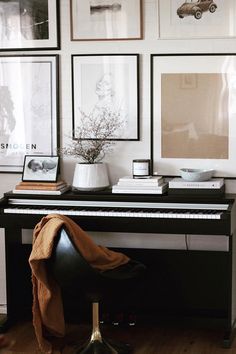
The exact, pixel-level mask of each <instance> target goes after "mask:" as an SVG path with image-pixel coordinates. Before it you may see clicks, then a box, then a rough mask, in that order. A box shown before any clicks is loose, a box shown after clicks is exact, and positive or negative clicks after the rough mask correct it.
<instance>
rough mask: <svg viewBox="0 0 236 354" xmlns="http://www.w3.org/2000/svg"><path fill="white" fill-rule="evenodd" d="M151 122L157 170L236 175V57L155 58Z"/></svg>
mask: <svg viewBox="0 0 236 354" xmlns="http://www.w3.org/2000/svg"><path fill="white" fill-rule="evenodd" d="M151 77H152V83H151V107H152V110H151V123H152V141H151V145H152V146H151V149H152V159H153V165H154V171H157V172H158V174H163V175H179V174H180V171H179V170H180V168H203V169H209V168H211V169H213V170H215V176H218V177H235V176H236V167H235V166H236V154H235V151H236V119H235V115H236V107H235V103H234V102H235V97H236V84H235V83H236V56H235V55H232V54H199V55H193V54H177V55H165V54H160V55H155V54H153V55H152V56H151Z"/></svg>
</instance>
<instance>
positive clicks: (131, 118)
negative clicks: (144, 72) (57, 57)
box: [72, 54, 139, 140]
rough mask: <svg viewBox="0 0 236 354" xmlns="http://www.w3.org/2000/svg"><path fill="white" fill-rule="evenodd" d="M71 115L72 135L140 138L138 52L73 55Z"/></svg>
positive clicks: (120, 138) (90, 137)
mask: <svg viewBox="0 0 236 354" xmlns="http://www.w3.org/2000/svg"><path fill="white" fill-rule="evenodd" d="M72 115H73V121H72V126H73V138H74V139H77V138H78V137H79V138H82V139H84V140H86V139H87V140H88V139H98V140H99V139H104V138H105V136H107V138H106V140H139V54H90V55H86V54H81V55H80V54H78V55H77V54H74V55H72ZM88 123H89V126H90V129H89V128H88V129H87V133H86V134H85V135H84V134H83V136H78V134H77V133H76V130H77V127H79V126H82V125H83V126H86V125H87V124H88ZM104 123H105V127H104V129H105V131H103V129H102V130H101V127H102V126H104ZM117 123H118V124H117ZM95 126H96V127H97V129H94V127H95ZM98 127H100V128H99V129H98ZM115 127H117V129H115ZM98 131H99V134H98ZM91 132H94V135H93V136H92V135H91V134H92V133H91ZM107 133H108V135H107Z"/></svg>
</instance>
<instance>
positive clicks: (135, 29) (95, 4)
mask: <svg viewBox="0 0 236 354" xmlns="http://www.w3.org/2000/svg"><path fill="white" fill-rule="evenodd" d="M141 5H142V3H141V0H129V1H127V0H117V1H113V0H71V40H72V41H76V40H77V41H83V40H116V39H119V40H120V39H126V40H127V39H142V36H143V34H142V6H141Z"/></svg>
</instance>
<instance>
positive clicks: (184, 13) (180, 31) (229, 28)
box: [158, 0, 236, 39]
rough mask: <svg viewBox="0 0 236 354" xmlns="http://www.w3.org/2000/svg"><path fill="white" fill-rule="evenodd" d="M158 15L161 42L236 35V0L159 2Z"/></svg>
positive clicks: (161, 0)
mask: <svg viewBox="0 0 236 354" xmlns="http://www.w3.org/2000/svg"><path fill="white" fill-rule="evenodd" d="M196 3H197V6H196ZM158 12H159V14H158V15H159V37H160V38H161V39H168V38H173V39H185V38H186V39H188V38H232V37H235V36H236V3H235V1H234V0H213V1H205V0H201V1H192V0H159V7H158Z"/></svg>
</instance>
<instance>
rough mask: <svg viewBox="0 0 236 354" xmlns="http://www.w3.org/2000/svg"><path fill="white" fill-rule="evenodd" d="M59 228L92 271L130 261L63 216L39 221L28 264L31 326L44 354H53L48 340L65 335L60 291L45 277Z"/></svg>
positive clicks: (102, 269)
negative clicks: (99, 244)
mask: <svg viewBox="0 0 236 354" xmlns="http://www.w3.org/2000/svg"><path fill="white" fill-rule="evenodd" d="M62 227H65V228H66V229H67V231H68V232H69V234H70V236H71V238H72V240H73V242H74V244H75V245H76V247H78V249H79V250H80V252H81V254H82V255H83V257H84V258H85V259H86V260H87V262H89V263H90V265H91V266H92V267H94V268H96V269H98V270H100V271H105V270H108V269H114V268H116V267H118V266H120V265H122V264H125V263H127V262H128V261H129V258H128V257H127V256H125V255H124V254H122V253H119V252H114V251H112V250H109V249H107V248H106V247H102V246H98V245H96V244H95V243H94V242H93V240H92V239H91V238H90V236H89V235H88V234H87V233H86V232H85V231H83V230H82V229H81V228H80V227H79V226H78V225H77V224H76V223H75V222H74V221H73V220H71V219H70V218H68V217H66V216H64V215H58V214H50V215H47V216H45V217H43V218H42V220H41V221H40V222H39V223H38V224H37V225H36V226H35V228H34V233H33V246H32V251H31V254H30V257H29V264H30V267H31V271H32V284H33V307H32V312H33V325H34V329H35V334H36V338H37V341H38V344H39V347H40V349H41V350H42V351H43V352H44V353H52V344H51V343H50V341H49V340H48V338H49V336H56V337H62V336H64V334H65V321H64V311H63V305H62V298H61V291H60V288H59V286H58V285H57V283H56V282H55V281H54V279H53V278H52V277H50V274H48V272H47V267H46V264H45V260H47V259H49V258H50V257H51V254H52V251H53V246H54V241H55V240H56V237H57V236H58V235H59V230H60V229H61V228H62Z"/></svg>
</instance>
